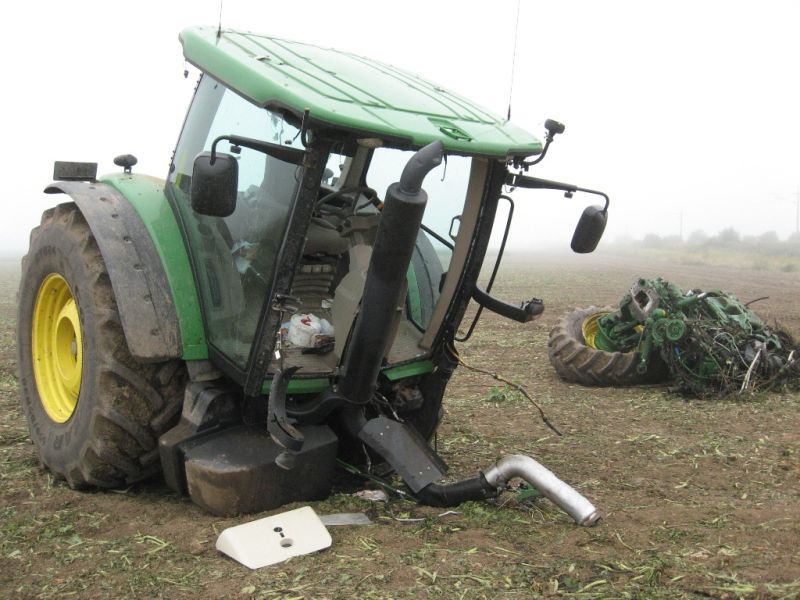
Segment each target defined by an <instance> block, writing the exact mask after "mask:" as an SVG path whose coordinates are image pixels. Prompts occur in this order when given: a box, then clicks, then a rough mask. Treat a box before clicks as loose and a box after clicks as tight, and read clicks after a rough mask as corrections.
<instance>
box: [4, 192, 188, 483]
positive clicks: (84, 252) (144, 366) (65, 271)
mask: <svg viewBox="0 0 800 600" xmlns="http://www.w3.org/2000/svg"><path fill="white" fill-rule="evenodd" d="M18 300H19V306H18V313H17V364H18V365H19V367H18V368H19V382H20V394H21V399H22V408H23V411H24V413H25V417H26V418H27V420H28V427H29V430H30V435H31V440H32V441H33V443H34V445H35V446H36V448H37V450H38V453H39V458H40V460H41V462H42V464H43V465H44V466H45V467H47V468H49V469H50V470H51V471H53V472H54V473H55V474H56V475H59V476H61V477H63V478H65V479H66V480H67V482H68V483H69V485H70V486H72V487H84V486H86V485H94V486H99V487H117V486H124V485H127V484H130V483H133V482H135V481H139V480H141V479H144V478H146V477H148V476H150V475H153V474H155V473H157V472H158V471H160V469H161V464H160V461H159V455H158V436H159V435H160V434H161V433H163V432H164V431H166V429H168V428H169V427H170V426H172V425H173V424H174V422H175V421H176V420H177V417H178V414H179V411H180V408H181V404H182V393H183V387H184V385H185V379H186V375H185V367H184V365H183V363H182V362H181V361H168V362H162V363H142V362H138V361H136V360H135V359H134V358H133V357H132V356H131V355H130V353H129V351H128V346H127V343H126V340H125V335H124V333H123V331H122V325H121V323H120V316H119V310H118V308H117V303H116V300H115V298H114V292H113V290H112V288H111V282H110V279H109V277H108V272H107V270H106V267H105V264H104V262H103V257H102V256H101V254H100V251H99V249H98V247H97V242H96V241H95V238H94V236H93V235H92V232H91V230H90V228H89V226H88V225H87V223H86V220H85V219H84V218H83V215H82V214H81V212H80V210H79V209H78V207H77V206H76V205H74V204H72V203H67V204H61V205H59V206H57V207H56V208H54V209H50V210H48V211H46V212H45V213H44V214H43V215H42V221H41V225H40V226H39V227H37V228H35V229H34V230H33V231H32V232H31V240H30V249H29V251H28V254H27V255H26V256H25V258H23V259H22V279H21V281H20V290H19V296H18Z"/></svg>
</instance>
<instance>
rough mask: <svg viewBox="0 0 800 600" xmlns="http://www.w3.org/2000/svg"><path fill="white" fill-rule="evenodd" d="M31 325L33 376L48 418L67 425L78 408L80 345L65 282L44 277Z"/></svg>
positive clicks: (77, 321) (75, 311) (78, 324)
mask: <svg viewBox="0 0 800 600" xmlns="http://www.w3.org/2000/svg"><path fill="white" fill-rule="evenodd" d="M32 321H33V322H32V324H31V340H32V343H31V346H32V353H33V374H34V376H35V378H36V388H37V389H38V390H39V398H40V399H41V401H42V406H43V407H44V410H45V412H46V413H47V415H48V416H49V417H50V418H51V419H52V420H53V421H55V422H56V423H66V422H67V421H68V420H69V419H70V417H71V416H72V415H73V413H74V412H75V407H76V406H77V405H78V394H80V391H81V374H82V371H83V343H82V337H81V321H80V316H79V315H78V305H77V303H76V302H75V298H74V296H73V295H72V290H71V289H70V287H69V284H68V283H67V281H66V279H64V278H63V277H62V276H61V275H59V274H58V273H51V274H50V275H48V276H47V277H45V279H44V281H43V282H42V285H41V286H40V287H39V293H38V294H37V295H36V305H35V306H34V308H33V319H32Z"/></svg>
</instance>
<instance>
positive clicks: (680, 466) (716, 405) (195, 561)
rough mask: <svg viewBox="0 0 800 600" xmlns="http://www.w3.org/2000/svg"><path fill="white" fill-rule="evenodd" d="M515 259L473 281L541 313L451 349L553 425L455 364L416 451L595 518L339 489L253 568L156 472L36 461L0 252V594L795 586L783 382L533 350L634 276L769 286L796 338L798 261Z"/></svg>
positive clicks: (499, 594) (795, 488) (755, 293)
mask: <svg viewBox="0 0 800 600" xmlns="http://www.w3.org/2000/svg"><path fill="white" fill-rule="evenodd" d="M530 260H531V261H532V263H531V264H525V263H524V262H522V261H520V260H519V259H518V258H517V259H515V260H512V261H509V262H508V264H507V266H506V268H505V271H504V272H502V273H501V277H500V278H499V279H498V284H497V286H496V287H495V291H496V292H498V295H500V296H502V297H504V298H507V299H509V300H515V301H516V300H521V299H523V298H527V297H530V296H531V295H536V296H539V297H542V298H543V299H544V300H545V304H546V306H547V309H546V312H545V315H544V316H543V317H542V318H541V319H540V320H538V321H536V322H535V323H533V324H530V325H528V326H519V325H516V324H512V323H510V322H508V321H503V320H502V319H500V318H495V317H493V316H491V315H488V314H487V315H486V316H485V317H484V319H483V321H482V323H481V325H479V327H478V329H477V331H476V333H475V335H474V337H473V339H472V340H471V341H470V342H469V343H468V344H465V345H463V346H462V347H461V348H460V351H461V353H462V356H463V357H464V358H465V359H466V360H467V361H468V362H469V363H472V364H475V365H480V366H483V367H485V368H490V369H493V370H497V371H499V372H501V373H503V374H504V375H506V376H507V377H509V378H510V379H512V380H514V381H518V382H520V383H522V384H524V385H526V386H527V387H528V389H529V390H530V391H531V393H532V394H533V396H534V397H535V398H536V400H537V401H538V402H539V403H541V404H542V406H543V407H544V408H545V410H546V411H547V413H548V415H549V417H550V419H551V420H552V421H553V423H554V424H555V425H556V426H557V427H558V428H559V429H560V430H561V431H562V432H563V433H564V435H563V437H557V436H555V435H554V434H553V433H552V432H551V431H550V430H548V429H547V428H546V427H545V426H544V425H543V424H542V423H541V421H540V419H539V417H538V415H537V414H536V412H535V411H534V410H533V409H532V407H531V406H530V405H529V404H528V403H527V401H526V400H525V399H524V398H520V397H519V396H518V395H517V394H514V393H509V391H508V390H506V389H503V388H502V385H501V384H498V383H497V382H495V381H493V380H491V379H489V378H486V377H484V376H482V375H479V374H475V373H471V372H468V371H466V370H464V369H459V371H458V372H457V373H456V375H455V377H454V380H453V382H452V384H451V386H450V388H448V394H447V397H446V404H445V410H446V416H445V421H444V423H443V426H442V428H441V429H440V433H439V436H438V448H439V450H440V452H441V454H442V455H443V457H444V458H445V460H446V461H447V462H448V463H449V464H450V465H451V474H452V475H453V477H454V478H461V477H466V476H473V475H475V474H476V473H477V472H478V470H479V469H480V468H483V467H486V466H488V465H489V464H490V463H491V462H492V461H493V460H495V459H497V458H499V457H500V456H502V455H503V454H506V453H510V452H522V453H528V454H531V455H532V456H534V457H536V458H537V459H539V460H540V461H541V462H543V463H544V464H545V465H547V466H548V467H550V468H551V469H552V470H553V471H555V472H556V473H557V474H558V475H559V476H561V477H562V478H563V479H564V480H566V481H568V482H569V483H571V484H573V485H574V486H575V487H576V488H577V489H579V490H580V491H581V492H583V493H584V494H585V495H586V496H588V497H589V498H590V499H591V500H592V501H593V502H594V503H595V504H596V505H597V506H598V507H599V509H600V510H601V512H602V514H603V520H602V521H601V522H600V523H599V524H598V525H597V526H595V527H593V528H589V529H584V528H580V527H577V526H576V525H575V524H574V523H572V521H571V520H570V519H569V517H567V516H566V515H565V514H564V513H562V512H561V511H559V510H558V509H556V508H555V507H554V506H553V505H552V504H550V503H548V502H547V501H538V502H535V503H533V504H531V505H524V504H520V503H518V502H517V500H516V498H515V496H514V495H513V494H511V493H506V494H505V495H504V496H502V497H501V498H500V499H498V500H497V501H496V502H493V503H485V504H478V503H468V504H466V505H463V506H461V507H460V508H459V509H458V511H459V514H456V515H449V516H445V517H441V518H439V517H437V514H438V513H440V512H441V511H440V510H436V509H431V508H424V507H419V506H416V505H414V504H411V503H409V502H405V501H399V500H393V501H392V502H391V503H389V504H388V505H383V504H380V505H375V504H370V503H368V502H366V501H362V500H358V499H355V498H353V497H352V496H351V495H350V492H352V491H353V489H342V490H340V491H338V492H337V493H335V494H334V495H333V496H331V498H330V499H329V500H327V501H325V502H322V503H315V504H313V506H314V508H315V509H316V510H317V512H319V513H321V514H325V513H332V512H345V511H365V512H367V513H368V514H369V516H370V517H371V518H372V519H373V520H374V521H375V522H376V524H375V525H373V526H369V527H350V528H348V527H338V528H331V535H332V536H333V546H332V547H331V548H330V549H329V550H327V551H325V552H322V553H320V554H316V555H311V556H305V557H301V558H297V559H294V560H292V561H290V562H289V563H285V564H283V565H279V566H277V567H270V568H266V569H262V570H260V571H257V572H251V571H249V570H247V569H245V568H244V567H241V566H239V565H238V564H236V563H234V562H232V561H231V560H228V559H226V558H225V557H223V556H222V555H220V554H218V553H217V552H216V550H215V549H214V542H215V540H216V537H217V534H218V533H219V532H220V531H221V530H222V529H224V528H226V527H228V526H231V525H234V524H237V523H240V522H244V521H246V520H249V519H245V518H240V519H219V518H215V517H212V516H209V515H208V514H205V513H204V512H203V511H202V510H200V509H199V508H197V507H196V506H194V505H192V504H191V503H189V502H188V501H186V500H183V499H181V498H178V497H177V496H175V495H174V494H172V493H171V492H169V491H168V490H167V489H166V488H165V487H164V485H163V484H162V483H161V482H160V481H152V482H148V483H146V484H142V485H137V486H134V487H132V488H130V489H127V490H124V491H118V492H94V493H85V492H75V491H72V490H70V489H69V488H67V487H66V486H65V485H64V484H63V483H61V482H57V481H54V480H53V478H52V477H51V476H50V475H49V474H48V473H46V472H44V471H42V470H40V468H39V466H38V462H37V458H36V455H35V452H34V449H33V447H32V446H31V444H30V442H29V440H28V436H27V430H26V426H25V423H24V421H23V418H22V416H21V413H20V410H19V407H18V398H17V383H16V367H15V364H14V363H15V361H14V340H13V326H14V312H15V303H14V298H15V292H16V286H17V279H18V267H17V263H16V262H3V263H0V479H1V480H2V485H1V486H0V514H1V515H2V520H1V521H0V597H7V598H11V597H14V598H29V597H30V598H52V597H59V598H61V597H66V596H69V595H72V596H76V597H82V598H105V597H142V598H151V597H164V598H217V597H227V598H249V597H255V598H273V597H281V598H421V597H431V598H440V597H441V598H529V597H535V596H540V595H541V596H560V595H564V596H576V597H582V598H583V597H585V598H593V597H598V598H599V597H603V598H606V597H614V598H618V597H630V598H643V597H644V598H679V597H714V598H736V597H768V598H772V597H774V598H797V597H800V525H799V524H798V519H800V433H798V431H800V395H798V394H793V395H792V394H771V395H767V396H761V397H755V398H752V397H748V398H741V399H728V400H723V401H713V402H712V401H703V402H701V401H686V400H684V399H682V398H680V397H676V396H674V395H671V394H669V393H667V392H666V390H665V389H664V388H634V389H588V388H582V387H579V386H574V385H568V384H566V383H564V382H562V381H560V380H559V379H558V378H557V377H556V375H555V373H554V371H553V370H552V368H551V367H550V365H549V363H548V360H547V350H546V343H547V334H548V331H549V329H550V328H551V327H552V325H553V324H554V322H555V321H556V319H557V318H558V317H559V316H560V315H562V314H563V313H564V312H565V311H566V310H568V309H570V308H574V307H580V306H587V305H589V304H597V305H603V304H611V303H615V302H617V301H618V300H619V298H620V297H621V295H622V294H623V293H624V291H625V290H626V289H627V288H628V287H629V286H630V285H631V283H632V282H633V281H634V279H635V278H636V277H638V276H657V275H660V276H663V277H665V278H667V279H670V280H672V281H674V282H675V283H677V284H678V285H680V286H681V287H684V288H690V287H702V288H704V289H710V288H716V287H718V288H722V289H725V290H728V291H732V292H734V293H736V294H737V295H738V296H739V297H740V298H741V299H743V300H745V301H747V300H750V299H753V298H757V297H759V296H769V297H770V298H769V300H765V301H762V302H759V303H758V304H757V305H755V306H754V308H756V310H757V312H758V313H759V314H760V315H761V316H762V317H764V318H765V319H767V320H768V321H773V320H775V319H777V320H779V321H780V322H781V323H782V324H783V325H784V326H786V327H787V328H788V329H789V330H790V331H792V332H793V333H794V334H795V335H800V310H798V301H797V298H799V297H800V274H798V273H797V272H783V271H781V270H780V269H768V268H764V265H759V264H753V263H749V264H741V265H734V266H728V267H713V268H712V267H710V266H708V265H705V264H703V262H702V260H697V261H686V262H687V263H691V264H672V263H668V262H658V261H657V260H656V259H654V258H652V257H646V256H643V255H641V254H636V253H635V252H631V253H630V254H629V255H627V256H622V255H619V256H617V255H611V254H608V253H598V254H596V255H592V256H571V257H564V258H560V259H554V258H547V257H544V258H542V257H531V259H530ZM251 518H252V517H251ZM406 518H423V520H421V521H412V522H408V521H402V520H398V519H406Z"/></svg>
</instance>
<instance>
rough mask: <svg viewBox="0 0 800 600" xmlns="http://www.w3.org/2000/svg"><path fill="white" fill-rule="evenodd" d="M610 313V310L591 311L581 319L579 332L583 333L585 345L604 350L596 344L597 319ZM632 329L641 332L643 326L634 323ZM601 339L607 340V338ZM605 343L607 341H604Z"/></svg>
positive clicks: (597, 332) (598, 329)
mask: <svg viewBox="0 0 800 600" xmlns="http://www.w3.org/2000/svg"><path fill="white" fill-rule="evenodd" d="M610 314H611V311H602V312H596V313H592V314H591V315H589V316H588V317H586V318H585V319H584V320H583V323H582V324H581V333H583V340H584V341H585V342H586V345H587V346H589V347H590V348H594V349H595V350H604V348H602V347H600V348H598V346H597V336H598V334H599V333H600V324H599V323H598V322H597V321H598V320H600V319H602V318H603V317H605V316H606V315H610ZM633 330H634V331H636V332H638V333H641V332H642V331H643V330H644V326H643V325H636V327H634V328H633ZM601 335H602V334H601ZM603 339H606V340H607V338H603ZM606 343H609V342H608V341H606ZM601 345H602V344H601Z"/></svg>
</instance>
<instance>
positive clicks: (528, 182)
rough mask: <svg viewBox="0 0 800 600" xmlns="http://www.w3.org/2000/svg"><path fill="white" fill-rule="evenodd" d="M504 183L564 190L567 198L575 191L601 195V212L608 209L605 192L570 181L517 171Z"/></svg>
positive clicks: (509, 175) (527, 187)
mask: <svg viewBox="0 0 800 600" xmlns="http://www.w3.org/2000/svg"><path fill="white" fill-rule="evenodd" d="M506 185H510V186H511V187H519V188H525V189H544V190H561V191H563V192H564V195H565V196H566V197H567V198H572V194H574V193H575V192H584V193H586V194H595V195H597V196H602V197H603V198H604V199H605V201H606V205H605V207H604V208H603V212H606V211H607V210H608V205H609V204H610V202H611V201H610V200H609V198H608V196H607V195H606V194H604V193H603V192H600V191H598V190H591V189H589V188H582V187H578V186H577V185H573V184H571V183H561V182H560V181H552V180H550V179H541V178H540V177H529V176H528V175H521V174H519V173H509V174H508V177H506Z"/></svg>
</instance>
